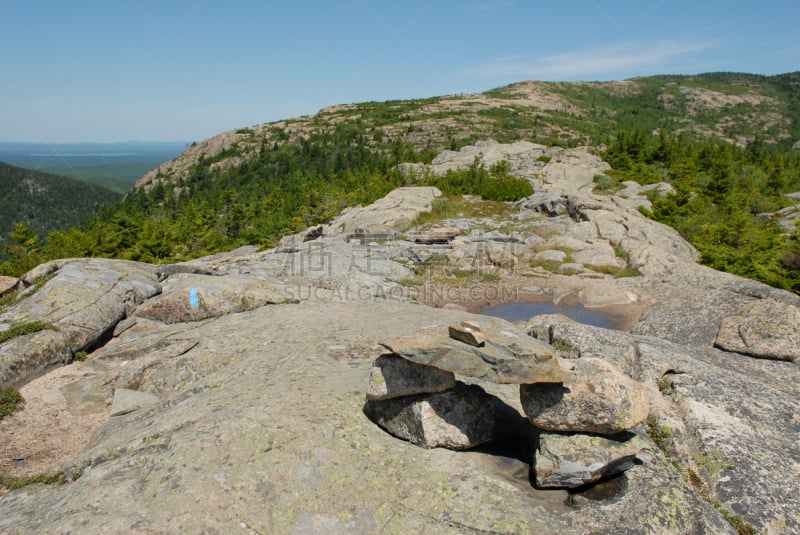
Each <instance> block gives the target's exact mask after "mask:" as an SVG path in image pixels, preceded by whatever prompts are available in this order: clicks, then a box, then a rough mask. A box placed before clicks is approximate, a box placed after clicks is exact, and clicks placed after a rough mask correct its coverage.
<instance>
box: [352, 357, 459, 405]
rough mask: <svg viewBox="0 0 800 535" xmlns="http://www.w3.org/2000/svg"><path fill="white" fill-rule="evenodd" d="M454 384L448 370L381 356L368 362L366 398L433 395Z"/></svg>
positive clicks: (374, 399)
mask: <svg viewBox="0 0 800 535" xmlns="http://www.w3.org/2000/svg"><path fill="white" fill-rule="evenodd" d="M455 386H456V378H455V375H453V373H452V372H446V371H444V370H440V369H439V368H434V367H433V366H424V365H422V364H416V363H414V362H411V361H409V360H406V359H404V358H402V357H398V356H397V355H392V354H388V355H381V356H380V357H378V358H377V359H376V360H375V363H374V364H373V365H372V371H371V373H370V377H369V387H368V389H367V400H369V401H380V400H385V399H392V398H397V397H403V396H413V395H417V394H433V393H436V392H442V391H444V390H448V389H450V388H453V387H455Z"/></svg>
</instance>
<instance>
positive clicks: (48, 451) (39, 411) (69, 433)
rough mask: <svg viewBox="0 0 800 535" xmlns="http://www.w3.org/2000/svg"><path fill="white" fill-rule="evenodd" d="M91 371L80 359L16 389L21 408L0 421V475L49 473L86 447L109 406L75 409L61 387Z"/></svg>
mask: <svg viewBox="0 0 800 535" xmlns="http://www.w3.org/2000/svg"><path fill="white" fill-rule="evenodd" d="M89 375H91V372H89V371H87V370H85V369H84V367H83V363H81V362H76V363H74V364H71V365H69V366H64V367H62V368H57V369H55V370H53V371H51V372H49V373H47V374H45V375H43V376H42V377H39V378H37V379H34V380H33V381H31V382H30V383H28V384H26V385H25V386H23V387H22V388H20V393H21V394H22V397H23V398H24V399H25V406H24V408H23V409H22V410H21V411H19V412H16V413H14V414H12V415H10V416H7V417H6V418H4V419H3V420H2V421H0V437H2V440H0V474H2V475H3V476H9V477H24V476H31V475H37V474H49V473H52V472H54V471H57V470H59V469H60V467H61V465H62V464H64V463H65V462H66V461H67V460H69V459H70V458H71V457H72V456H73V455H76V454H77V453H79V452H80V451H82V450H83V449H84V448H85V447H86V445H87V444H88V443H89V441H90V440H91V438H92V436H93V435H94V433H95V432H97V431H98V430H99V429H100V427H101V426H102V425H103V424H104V423H105V421H106V420H107V419H108V410H107V409H106V408H105V407H104V406H100V407H97V408H96V409H95V410H94V411H91V412H87V411H85V410H84V411H74V412H76V414H73V412H70V410H69V408H68V404H67V400H66V398H65V397H64V395H63V394H62V390H61V389H62V387H65V386H67V385H69V384H71V383H74V382H76V381H79V380H81V379H85V378H86V377H88V376H89ZM2 495H3V491H2V490H0V497H1V496H2Z"/></svg>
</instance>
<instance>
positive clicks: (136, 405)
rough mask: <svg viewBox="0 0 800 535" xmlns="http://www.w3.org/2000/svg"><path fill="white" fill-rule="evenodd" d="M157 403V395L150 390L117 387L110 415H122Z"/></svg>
mask: <svg viewBox="0 0 800 535" xmlns="http://www.w3.org/2000/svg"><path fill="white" fill-rule="evenodd" d="M156 403H158V396H156V395H155V394H151V393H150V392H139V391H138V390H130V389H128V388H117V389H116V390H115V391H114V401H113V402H112V403H111V413H110V416H122V415H124V414H128V413H131V412H134V411H138V410H139V409H144V408H147V407H150V406H152V405H155V404H156Z"/></svg>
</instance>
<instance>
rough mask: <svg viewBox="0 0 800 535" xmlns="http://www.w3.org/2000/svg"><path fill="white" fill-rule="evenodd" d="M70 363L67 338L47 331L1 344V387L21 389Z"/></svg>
mask: <svg viewBox="0 0 800 535" xmlns="http://www.w3.org/2000/svg"><path fill="white" fill-rule="evenodd" d="M71 360H72V350H71V349H70V348H69V346H68V345H67V339H66V337H65V336H64V335H63V334H62V333H60V332H58V331H55V330H51V329H46V330H43V331H39V332H36V333H33V334H27V335H24V336H18V337H16V338H12V339H11V340H8V341H6V342H4V343H3V344H0V385H22V384H25V383H27V382H28V381H30V380H31V379H33V378H34V377H36V376H38V375H41V374H43V373H44V372H46V371H47V370H48V369H49V368H51V367H53V366H57V365H59V364H66V363H67V362H70V361H71Z"/></svg>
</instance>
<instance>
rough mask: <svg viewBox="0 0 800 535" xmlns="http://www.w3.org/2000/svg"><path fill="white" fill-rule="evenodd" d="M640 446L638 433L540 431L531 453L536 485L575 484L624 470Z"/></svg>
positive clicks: (565, 485) (581, 483)
mask: <svg viewBox="0 0 800 535" xmlns="http://www.w3.org/2000/svg"><path fill="white" fill-rule="evenodd" d="M643 447H644V445H643V442H642V440H641V439H640V438H639V437H636V436H633V437H632V438H630V439H628V440H624V441H617V440H613V439H610V438H604V437H598V436H593V435H584V434H577V435H560V434H553V433H542V434H541V436H540V437H539V451H537V452H536V453H535V454H534V470H535V473H536V486H537V487H542V488H553V487H555V488H568V489H571V488H576V487H581V486H583V485H587V484H589V483H594V482H595V481H597V480H599V479H601V478H603V477H606V476H612V475H615V474H619V473H620V472H624V471H625V470H628V469H629V468H631V467H632V466H633V461H634V458H635V457H636V454H637V453H638V452H639V450H641V449H642V448H643Z"/></svg>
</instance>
